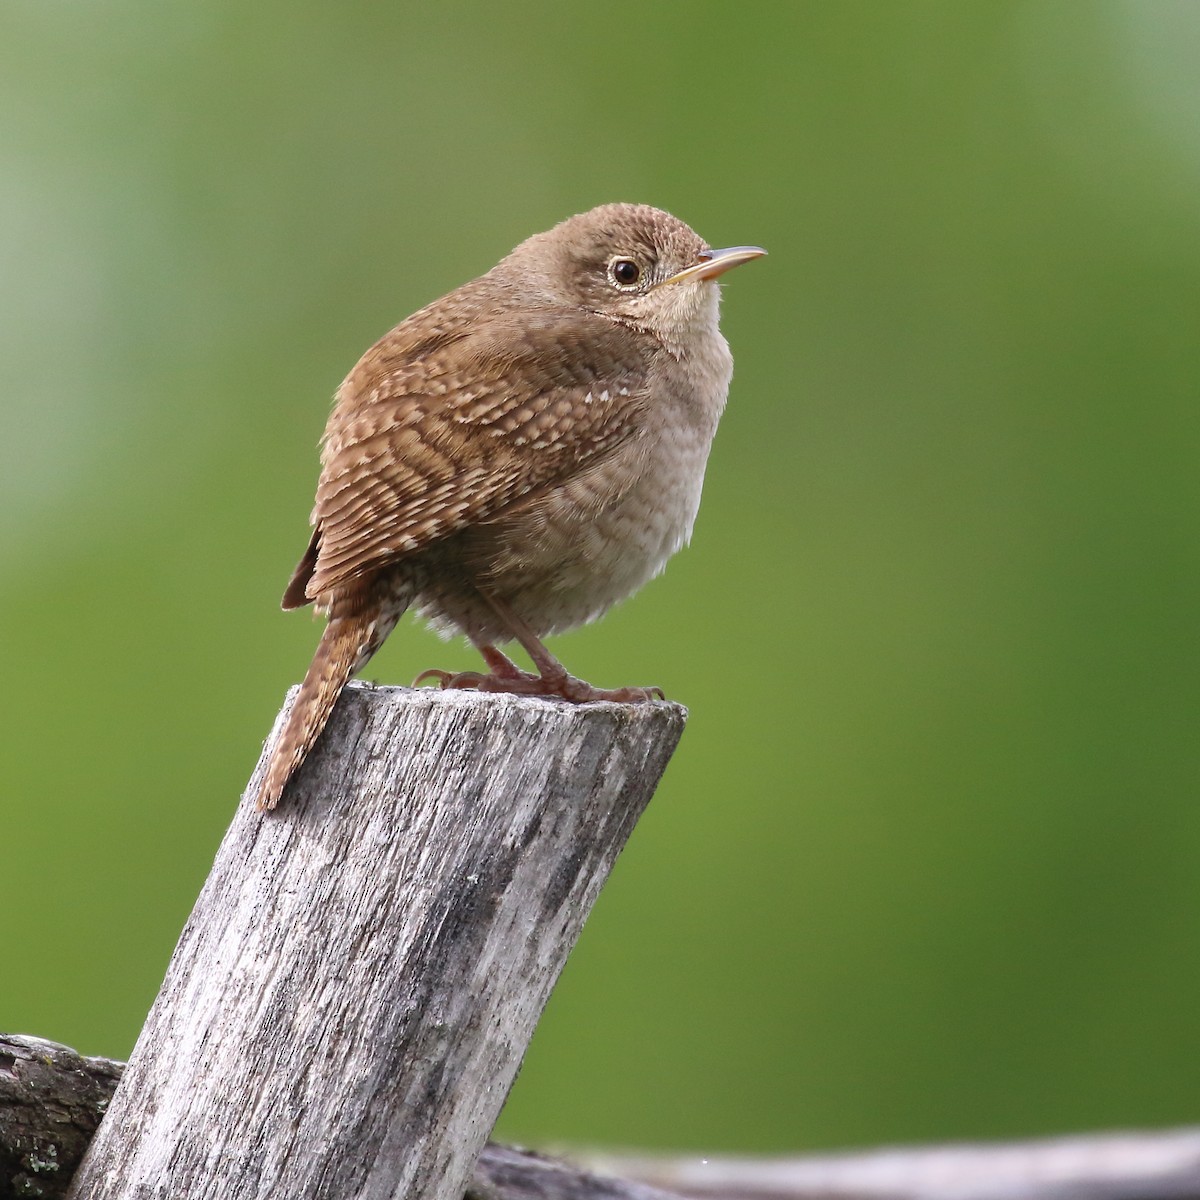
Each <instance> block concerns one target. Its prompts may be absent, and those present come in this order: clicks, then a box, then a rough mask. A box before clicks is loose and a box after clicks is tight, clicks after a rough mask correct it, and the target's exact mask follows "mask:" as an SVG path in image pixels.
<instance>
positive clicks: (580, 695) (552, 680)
mask: <svg viewBox="0 0 1200 1200" xmlns="http://www.w3.org/2000/svg"><path fill="white" fill-rule="evenodd" d="M509 665H510V666H512V664H509ZM426 679H436V680H437V681H438V686H439V687H440V688H442V689H443V690H445V689H450V688H466V689H470V688H474V689H476V690H478V691H481V692H508V693H509V694H511V695H516V696H550V697H553V698H555V699H559V700H567V701H570V703H572V704H586V703H588V702H589V701H591V700H612V701H615V702H616V703H618V704H642V703H645V702H646V701H648V700H662V699H664V696H663V690H662V688H657V687H623V688H596V687H592V685H591V684H590V683H586V682H584V680H582V679H576V678H575V677H574V676H573V675H568V674H567V673H566V671H563V672H562V673H561V674H559V673H558V672H553V673H550V674H547V675H533V674H531V673H530V672H528V671H521V670H519V669H518V668H516V667H515V666H512V669H511V670H507V669H503V670H498V671H493V672H491V673H489V674H487V675H485V674H483V673H481V672H479V671H459V672H458V673H457V674H455V673H453V672H451V671H439V670H436V669H434V670H430V671H422V672H421V674H420V675H418V676H417V677H416V679H414V680H413V687H418V686H419V685H420V684H421V683H423V682H424V681H425V680H426Z"/></svg>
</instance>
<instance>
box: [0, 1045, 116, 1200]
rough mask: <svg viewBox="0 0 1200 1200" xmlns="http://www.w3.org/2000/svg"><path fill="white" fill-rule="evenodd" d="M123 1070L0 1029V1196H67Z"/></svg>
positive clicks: (10, 1199) (55, 1199) (3, 1199)
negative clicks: (0, 1033) (7, 1033)
mask: <svg viewBox="0 0 1200 1200" xmlns="http://www.w3.org/2000/svg"><path fill="white" fill-rule="evenodd" d="M124 1069H125V1064H124V1063H118V1062H110V1061H109V1060H108V1059H107V1058H82V1057H81V1056H80V1055H78V1054H76V1053H75V1051H74V1050H70V1049H68V1048H67V1047H66V1046H60V1045H58V1044H57V1043H56V1042H47V1041H43V1040H42V1039H41V1038H34V1037H12V1036H9V1037H6V1036H4V1035H0V1200H17V1197H29V1196H38V1197H41V1198H42V1200H59V1197H61V1196H65V1195H66V1194H67V1187H68V1186H69V1185H70V1182H71V1177H72V1176H73V1175H74V1174H75V1169H76V1168H77V1167H78V1166H79V1160H80V1159H81V1158H82V1157H83V1154H84V1151H85V1150H86V1149H87V1148H88V1143H89V1142H90V1141H91V1140H92V1135H93V1134H94V1133H95V1132H96V1126H97V1125H99V1124H100V1118H101V1117H102V1116H103V1115H104V1113H105V1110H106V1109H107V1108H108V1102H109V1100H110V1099H112V1094H113V1092H114V1090H115V1089H116V1086H117V1081H118V1080H119V1079H120V1078H121V1072H122V1071H123V1070H124Z"/></svg>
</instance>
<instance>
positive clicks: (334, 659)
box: [256, 609, 403, 812]
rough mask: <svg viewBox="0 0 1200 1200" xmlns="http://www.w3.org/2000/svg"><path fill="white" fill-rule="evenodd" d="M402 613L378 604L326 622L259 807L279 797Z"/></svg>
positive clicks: (269, 805)
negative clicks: (339, 701) (383, 609)
mask: <svg viewBox="0 0 1200 1200" xmlns="http://www.w3.org/2000/svg"><path fill="white" fill-rule="evenodd" d="M401 611H403V610H401ZM398 617H399V613H396V614H395V615H393V614H392V613H386V614H384V613H381V612H379V610H378V609H376V610H375V611H374V612H371V611H368V612H361V613H355V614H353V615H351V616H344V617H332V618H331V619H330V621H329V623H328V624H327V625H326V626H325V631H324V633H322V635H321V641H320V643H319V644H318V645H317V650H316V653H315V654H314V655H313V660H312V664H311V665H310V666H309V668H308V673H307V674H306V675H305V676H304V682H303V683H301V685H300V691H299V694H298V695H297V696H296V702H295V703H294V704H293V705H292V708H291V711H290V712H289V713H288V716H287V720H286V722H285V723H284V726H283V729H282V730H281V732H280V734H279V737H278V738H277V739H276V741H275V746H274V748H273V749H272V751H271V757H270V760H269V761H268V763H267V773H266V776H265V778H264V780H263V785H262V790H261V791H260V792H259V795H258V801H257V804H256V807H257V808H258V809H259V811H260V812H261V811H262V810H264V809H269V808H274V807H275V805H276V804H278V803H279V797H280V796H281V795H282V794H283V789H284V788H285V787H286V786H287V782H288V780H289V779H291V777H292V776H293V775H294V774H295V773H296V771H297V769H298V768H299V766H300V764H301V763H302V762H303V761H304V760H305V758H306V757H307V756H308V752H309V751H310V750H311V749H312V748H313V744H314V743H315V742H316V740H317V738H318V737H320V736H321V731H322V730H323V729H324V728H325V723H326V722H327V721H328V720H329V715H330V713H332V712H333V706H334V705H335V704H336V703H337V698H338V696H340V695H341V693H342V689H343V688H344V687H345V686H346V683H347V681H348V680H349V679H350V676H351V675H353V674H354V672H355V671H357V670H359V669H360V668H361V667H363V666H365V665H366V662H367V659H369V658H370V657H371V655H372V654H374V653H375V651H376V650H377V649H378V648H379V647H380V645H381V644H382V643H383V639H384V638H385V637H387V635H388V634H389V633H390V632H391V631H392V628H393V627H394V626H395V624H396V620H397V618H398Z"/></svg>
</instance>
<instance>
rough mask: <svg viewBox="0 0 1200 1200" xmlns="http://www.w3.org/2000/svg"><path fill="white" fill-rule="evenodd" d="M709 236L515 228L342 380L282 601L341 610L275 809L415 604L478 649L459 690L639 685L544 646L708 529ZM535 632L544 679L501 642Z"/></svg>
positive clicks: (712, 417)
mask: <svg viewBox="0 0 1200 1200" xmlns="http://www.w3.org/2000/svg"><path fill="white" fill-rule="evenodd" d="M763 253H765V252H764V251H763V250H760V249H759V248H758V247H756V246H737V247H734V248H732V249H727V250H713V249H711V248H710V247H709V246H708V245H706V244H705V242H704V241H702V240H701V239H700V238H699V237H697V236H696V234H695V233H693V232H692V230H691V229H689V228H688V226H687V225H685V224H684V223H683V222H682V221H679V220H677V219H676V218H675V217H672V216H671V215H670V214H669V213H665V212H662V211H660V210H659V209H656V208H650V207H647V206H646V205H637V204H606V205H603V206H602V207H600V208H594V209H592V210H591V211H590V212H586V213H583V214H581V215H580V216H576V217H571V218H570V219H569V220H566V221H563V222H562V223H561V224H559V225H556V226H555V227H554V228H553V229H551V230H549V231H548V232H546V233H539V234H536V235H535V236H533V237H531V238H529V240H528V241H525V242H522V243H521V245H519V246H518V247H517V248H516V249H515V250H514V251H513V252H512V253H511V254H510V255H508V257H507V258H505V259H503V260H501V262H500V263H498V264H497V265H496V266H495V267H493V268H492V269H491V270H490V271H488V272H487V274H486V275H482V276H480V277H479V278H478V279H474V280H472V281H471V282H470V283H466V284H464V285H463V286H462V287H460V288H458V289H457V290H456V291H453V292H451V293H450V294H449V295H447V296H443V297H442V298H441V299H440V300H435V301H434V302H433V303H432V304H430V305H429V306H427V307H426V308H423V309H421V310H420V311H419V312H416V313H414V314H413V315H412V316H411V317H409V318H408V319H407V320H406V321H402V322H401V323H400V324H399V325H397V326H396V328H395V329H393V330H392V331H391V332H390V333H387V334H385V335H384V336H383V337H382V338H381V339H380V340H379V341H378V342H376V343H375V345H374V346H372V347H371V348H370V350H368V351H367V352H366V354H364V355H363V357H362V358H361V359H360V360H359V362H358V364H357V365H356V366H355V368H354V370H353V371H351V372H350V374H349V375H348V376H347V378H346V380H345V382H344V383H343V384H342V386H341V387H340V388H339V389H338V392H337V398H336V402H335V405H334V409H333V413H332V415H331V416H330V418H329V424H328V425H327V426H326V429H325V437H324V442H323V446H322V452H321V478H320V482H319V483H318V484H317V499H316V505H315V507H314V509H313V513H312V525H313V535H312V540H311V541H310V542H309V545H308V549H307V551H305V554H304V557H303V558H302V559H301V560H300V565H299V566H298V567H297V568H296V571H295V573H294V574H293V576H292V580H291V582H290V583H289V584H288V586H287V591H285V592H284V595H283V607H284V608H285V609H289V608H300V607H302V606H304V605H306V604H315V606H316V610H317V611H318V612H320V613H323V614H324V615H325V616H326V617H328V619H329V620H328V624H327V625H326V627H325V630H324V633H323V634H322V636H321V641H320V644H319V645H318V646H317V651H316V655H315V656H314V658H313V661H312V665H311V666H310V667H309V669H308V673H307V675H305V677H304V682H303V683H302V684H301V686H300V692H299V695H298V696H297V697H296V702H295V704H294V705H293V706H292V709H291V712H290V714H289V715H288V718H287V721H286V723H285V725H284V727H283V730H282V732H281V733H280V735H279V738H278V739H277V741H276V743H275V746H274V748H273V750H272V751H271V757H270V762H269V764H268V766H267V772H266V778H265V782H264V784H263V787H262V791H261V793H260V795H259V798H258V807H259V808H260V809H267V808H274V807H275V805H276V804H277V803H278V801H279V797H280V795H281V794H282V793H283V789H284V787H285V786H286V784H287V782H288V780H289V779H290V778H291V776H292V775H293V773H294V772H295V771H296V769H297V768H298V767H299V766H300V764H301V763H302V762H303V761H304V758H305V756H306V755H307V754H308V752H309V750H310V749H311V748H312V746H313V743H314V742H315V741H316V739H317V737H318V736H319V735H320V733H321V730H322V729H323V728H324V727H325V723H326V721H327V720H328V719H329V714H330V713H331V712H332V711H333V706H334V704H335V702H336V701H337V698H338V695H339V694H340V693H341V690H342V688H343V687H344V686H345V684H346V681H347V680H348V679H349V678H350V676H351V675H353V674H354V673H355V672H356V671H358V670H360V669H361V668H362V667H363V666H364V665H365V664H366V662H367V660H368V659H369V658H370V657H371V655H372V654H374V653H375V651H376V650H378V649H379V647H380V646H381V645H382V643H383V641H384V639H385V638H386V637H387V635H388V634H389V633H390V632H391V631H392V629H393V628H394V627H395V624H396V622H397V621H398V620H399V619H400V617H401V616H402V615H403V614H404V612H405V610H406V609H408V608H414V609H416V610H417V611H418V612H419V613H420V614H421V615H423V616H424V617H426V618H428V620H429V621H430V622H431V623H432V624H433V626H434V627H435V628H436V629H438V630H440V631H443V632H454V631H458V632H461V633H464V634H466V636H467V637H468V638H469V639H470V640H471V641H472V642H473V643H474V644H475V645H476V646H477V647H478V648H479V650H480V652H481V653H482V655H483V658H484V661H485V663H486V664H487V667H488V673H487V674H479V673H475V672H465V673H462V674H457V675H453V674H450V673H449V672H447V671H426V672H424V674H423V675H421V676H419V677H418V679H417V681H416V682H418V683H419V682H420V681H421V680H422V679H425V678H436V679H437V680H439V681H440V683H441V686H442V687H444V688H447V687H448V688H462V687H469V688H479V689H481V690H483V691H504V692H519V693H521V694H524V695H537V696H555V697H559V698H561V699H563V700H569V701H573V702H577V703H578V702H582V701H587V700H618V701H641V700H648V699H651V698H652V697H661V695H662V693H661V691H660V690H659V689H658V688H646V687H624V688H615V689H611V690H606V689H603V688H594V687H592V686H591V685H590V684H587V683H584V682H583V680H581V679H576V678H574V677H572V676H571V675H568V674H567V672H566V671H565V670H564V669H563V667H562V666H561V664H560V663H559V662H558V661H557V659H555V658H554V657H553V656H552V655H551V654H550V652H549V651H548V650H547V649H546V648H545V646H543V645H542V643H541V640H540V639H541V638H543V637H545V636H546V635H547V634H552V633H561V632H563V631H564V630H567V629H572V628H574V627H575V626H578V625H582V624H585V623H586V622H588V621H593V620H595V619H596V618H597V617H599V616H600V615H601V614H602V613H604V612H605V611H606V610H607V609H609V608H610V607H611V606H612V605H613V604H615V603H616V602H617V601H618V600H621V599H623V598H624V597H626V596H629V595H631V594H632V593H633V592H635V591H637V589H638V588H639V587H641V586H642V584H644V583H646V582H647V580H649V579H652V578H653V577H654V576H655V575H657V574H658V573H659V572H660V571H661V570H662V569H663V567H664V565H665V564H666V561H667V559H668V558H670V557H671V555H672V554H674V553H675V551H676V550H678V549H679V547H680V546H682V545H683V544H684V543H685V542H686V541H687V540H688V538H689V536H690V535H691V530H692V523H693V521H694V520H695V517H696V510H697V508H698V507H699V504H700V487H701V484H702V482H703V480H704V467H705V463H706V462H707V459H708V452H709V447H710V446H711V444H712V439H713V434H714V433H715V432H716V428H717V420H718V418H719V417H720V415H721V410H722V409H723V408H724V407H725V396H726V393H727V392H728V389H729V380H730V377H731V375H732V372H733V359H732V358H731V356H730V353H729V347H728V345H727V344H726V342H725V339H724V338H723V337H722V336H721V333H720V330H719V329H718V327H717V316H718V305H719V287H718V285H717V283H716V278H717V276H718V275H721V274H722V273H723V272H725V271H727V270H729V269H730V268H731V267H736V266H737V265H738V264H739V263H744V262H748V261H749V260H751V259H753V258H758V257H759V256H761V255H762V254H763ZM513 641H515V642H518V643H520V645H521V646H522V647H524V649H525V651H526V653H527V654H528V655H529V657H530V658H531V659H532V661H533V665H534V667H535V668H536V671H537V673H536V674H531V673H529V672H526V671H522V670H520V669H519V668H518V667H517V665H516V664H515V663H513V662H512V661H511V660H510V659H509V658H508V657H507V656H506V655H504V654H503V653H501V651H500V650H499V649H498V648H497V646H498V644H502V643H508V642H513Z"/></svg>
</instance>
